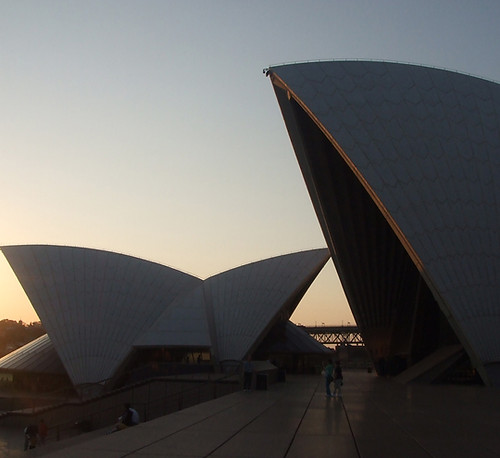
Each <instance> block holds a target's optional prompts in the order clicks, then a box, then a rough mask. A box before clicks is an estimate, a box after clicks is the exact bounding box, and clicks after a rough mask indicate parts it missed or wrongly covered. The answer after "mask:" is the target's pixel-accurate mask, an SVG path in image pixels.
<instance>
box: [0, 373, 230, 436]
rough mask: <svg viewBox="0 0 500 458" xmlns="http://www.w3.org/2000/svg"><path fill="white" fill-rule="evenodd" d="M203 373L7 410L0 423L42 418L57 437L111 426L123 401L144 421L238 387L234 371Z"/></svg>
mask: <svg viewBox="0 0 500 458" xmlns="http://www.w3.org/2000/svg"><path fill="white" fill-rule="evenodd" d="M203 375H204V376H205V378H201V377H194V376H192V377H191V378H186V379H182V380H181V379H180V378H157V379H151V380H148V381H144V382H140V383H136V384H135V385H133V386H130V387H125V388H122V389H119V390H116V391H113V392H111V393H108V394H106V395H103V396H100V397H98V398H96V399H92V400H87V401H83V402H68V403H64V404H61V405H59V406H57V407H45V408H40V409H38V410H37V411H36V412H31V413H28V412H9V413H7V414H6V415H4V416H3V417H2V418H1V419H0V425H5V426H17V427H19V428H24V427H25V426H26V425H27V424H29V423H35V424H37V423H38V421H39V420H40V419H41V418H43V419H44V421H45V423H46V424H47V425H48V426H49V437H48V440H49V441H51V440H57V441H58V440H62V439H65V438H69V437H73V436H76V435H78V434H81V433H82V432H88V431H92V430H96V429H101V428H105V427H109V428H110V429H111V427H112V425H114V424H115V423H116V421H117V419H118V417H119V416H120V415H121V414H122V413H123V410H124V407H123V406H124V404H125V403H130V404H131V405H132V407H134V408H135V409H136V410H137V411H138V412H139V415H140V417H141V418H140V419H141V422H144V421H149V420H152V419H154V418H157V417H160V416H162V415H166V414H169V413H172V412H175V411H178V410H182V409H185V408H187V407H190V406H193V405H196V404H199V403H201V402H205V401H208V400H211V399H215V398H218V397H221V396H224V395H226V394H229V393H232V392H234V391H236V390H239V389H240V380H239V377H238V376H237V375H236V374H235V373H231V374H225V375H216V374H203Z"/></svg>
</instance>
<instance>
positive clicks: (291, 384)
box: [26, 370, 500, 458]
mask: <svg viewBox="0 0 500 458" xmlns="http://www.w3.org/2000/svg"><path fill="white" fill-rule="evenodd" d="M498 431H500V390H498V389H492V388H485V387H479V386H474V387H472V386H428V385H401V384H398V383H396V382H395V381H394V380H391V379H384V378H379V377H377V376H375V375H374V374H368V373H366V372H361V371H348V370H346V371H345V385H344V387H343V397H342V398H327V397H326V396H325V394H324V383H323V380H322V379H321V377H319V376H316V377H313V376H289V377H287V381H286V383H278V384H275V385H271V386H270V387H269V389H268V390H267V391H253V392H238V393H233V394H230V395H227V396H224V397H223V398H219V399H215V400H212V401H209V402H206V403H203V404H200V405H199V406H194V407H191V408H189V409H185V410H182V411H180V412H176V413H173V414H170V415H167V416H165V417H161V418H157V419H155V420H152V421H150V422H147V423H142V424H140V425H138V426H136V427H134V428H130V429H127V430H124V431H121V432H118V433H114V434H111V435H105V434H104V433H102V434H101V435H98V437H94V438H90V439H89V440H85V437H84V436H82V437H81V439H80V440H81V442H80V443H78V444H75V445H72V446H71V447H69V448H63V447H64V443H63V442H61V443H59V444H60V445H59V446H60V447H61V449H60V450H53V451H49V450H43V449H42V448H40V449H37V450H34V451H32V452H29V453H27V454H26V456H47V457H54V458H67V457H71V458H73V457H74V458H80V457H85V458H89V457H91V458H101V457H102V458H107V457H110V458H111V457H112V458H119V457H120V458H121V457H123V458H124V457H148V456H150V457H156V456H167V457H172V458H175V457H179V458H180V457H182V458H198V457H200V458H201V457H209V456H212V457H232V458H237V457H246V458H254V457H255V458H257V457H258V458H262V457H268V458H273V457H276V458H281V457H287V458H299V457H301V458H302V457H315V458H323V457H337V458H344V457H345V458H359V457H362V458H379V457H383V458H388V457H391V458H392V457H405V458H407V457H410V458H412V457H415V458H424V457H426V458H428V457H434V458H447V457H450V458H462V457H467V458H470V457H471V456H474V457H476V456H477V457H479V456H480V457H485V458H489V457H498V456H500V434H499V433H498ZM93 434H94V436H95V435H96V432H94V433H93ZM97 434H98V433H97Z"/></svg>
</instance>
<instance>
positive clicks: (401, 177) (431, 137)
mask: <svg viewBox="0 0 500 458" xmlns="http://www.w3.org/2000/svg"><path fill="white" fill-rule="evenodd" d="M267 74H268V75H269V76H270V79H271V81H272V84H273V88H274V91H275V94H276V97H277V100H278V103H279V106H280V108H281V112H282V115H283V118H284V121H285V124H286V127H287V129H288V133H289V136H290V139H291V142H292V145H293V148H294V150H295V154H296V157H297V160H298V163H299V166H300V168H301V171H302V174H303V177H304V180H305V182H306V185H307V188H308V191H309V194H310V197H311V200H312V202H313V205H314V208H315V210H316V214H317V216H318V220H319V222H320V225H321V227H322V230H323V233H324V236H325V239H326V242H327V244H328V247H329V249H330V253H331V255H332V258H333V261H334V264H335V266H336V269H337V271H338V274H339V276H340V279H341V282H342V285H343V288H344V290H345V293H346V296H347V299H348V301H349V304H350V307H351V309H352V312H353V315H354V317H355V319H356V322H357V324H358V326H359V328H360V330H361V333H362V335H363V340H364V342H365V344H366V346H367V348H368V350H369V351H370V353H371V355H372V358H373V360H374V362H375V363H376V366H377V370H378V371H379V373H390V374H394V375H396V374H404V373H406V374H409V373H411V371H413V372H414V374H413V376H408V378H412V377H418V376H423V374H425V373H427V374H429V373H432V372H434V374H437V373H439V372H441V373H442V372H443V371H446V370H447V368H448V367H451V366H452V365H453V364H455V363H456V362H457V360H459V359H461V358H462V356H463V355H465V356H466V358H468V359H469V361H470V364H471V367H472V368H474V370H476V371H477V372H478V374H479V375H480V377H481V379H482V380H483V382H484V383H486V384H494V385H500V338H499V334H498V329H499V328H500V281H499V280H500V234H499V230H500V211H499V210H500V209H499V203H498V202H500V85H498V84H497V83H494V82H491V81H487V80H484V79H481V78H476V77H472V76H469V75H464V74H460V73H456V72H451V71H446V70H442V69H436V68H429V67H424V66H417V65H407V64H399V63H389V62H374V61H330V62H312V63H302V64H291V65H280V66H275V67H270V68H269V69H268V70H267Z"/></svg>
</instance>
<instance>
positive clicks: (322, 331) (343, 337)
mask: <svg viewBox="0 0 500 458" xmlns="http://www.w3.org/2000/svg"><path fill="white" fill-rule="evenodd" d="M302 328H303V329H304V331H306V332H307V333H308V334H309V335H310V336H311V337H313V338H314V339H316V340H317V341H318V342H319V343H322V344H323V345H337V346H346V345H350V346H353V347H362V346H364V345H365V344H364V342H363V338H362V337H361V334H360V333H359V329H358V327H357V326H302Z"/></svg>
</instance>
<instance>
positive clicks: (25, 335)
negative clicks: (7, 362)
mask: <svg viewBox="0 0 500 458" xmlns="http://www.w3.org/2000/svg"><path fill="white" fill-rule="evenodd" d="M44 334H45V329H43V326H42V323H41V322H40V321H36V322H34V323H24V322H23V321H13V320H7V319H6V320H0V357H2V356H4V355H7V354H8V353H10V352H11V351H14V350H15V349H16V348H19V347H22V346H23V345H25V344H27V343H29V342H31V341H32V340H35V339H36V338H37V337H40V336H43V335H44Z"/></svg>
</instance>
